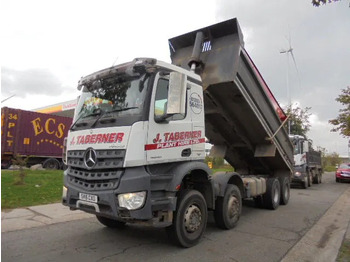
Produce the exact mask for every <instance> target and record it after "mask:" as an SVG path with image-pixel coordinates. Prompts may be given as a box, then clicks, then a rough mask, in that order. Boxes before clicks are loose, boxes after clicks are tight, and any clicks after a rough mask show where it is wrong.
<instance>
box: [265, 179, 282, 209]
mask: <svg viewBox="0 0 350 262" xmlns="http://www.w3.org/2000/svg"><path fill="white" fill-rule="evenodd" d="M263 198H264V206H265V208H267V209H271V210H275V209H277V208H278V206H279V205H280V198H281V186H280V182H279V181H278V179H277V178H269V179H268V180H267V185H266V193H265V195H264V196H263Z"/></svg>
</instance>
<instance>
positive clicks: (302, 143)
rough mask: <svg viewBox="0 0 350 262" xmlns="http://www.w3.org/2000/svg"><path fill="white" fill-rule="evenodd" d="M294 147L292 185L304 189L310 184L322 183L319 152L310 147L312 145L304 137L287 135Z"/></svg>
mask: <svg viewBox="0 0 350 262" xmlns="http://www.w3.org/2000/svg"><path fill="white" fill-rule="evenodd" d="M289 138H290V140H291V141H292V144H293V146H294V174H293V177H292V185H300V186H301V187H302V188H304V189H306V188H308V187H310V186H311V185H312V184H320V183H322V173H323V169H322V157H321V152H319V151H316V150H314V149H313V147H312V143H311V141H310V140H309V139H306V138H305V136H301V135H289Z"/></svg>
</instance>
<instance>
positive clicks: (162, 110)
mask: <svg viewBox="0 0 350 262" xmlns="http://www.w3.org/2000/svg"><path fill="white" fill-rule="evenodd" d="M168 87H169V80H168V79H165V78H160V79H159V80H158V83H157V91H156V98H155V104H154V118H160V117H162V116H165V115H166V112H167V105H168ZM184 118H185V115H182V114H175V115H173V116H169V117H167V120H181V119H184Z"/></svg>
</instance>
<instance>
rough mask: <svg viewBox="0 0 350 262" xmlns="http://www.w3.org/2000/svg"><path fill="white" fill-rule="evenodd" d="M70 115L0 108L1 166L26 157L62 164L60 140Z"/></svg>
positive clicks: (55, 165)
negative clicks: (63, 115)
mask: <svg viewBox="0 0 350 262" xmlns="http://www.w3.org/2000/svg"><path fill="white" fill-rule="evenodd" d="M71 123H72V118H70V117H62V116H55V115H49V114H42V113H37V112H33V111H26V110H21V109H14V108H8V107H3V108H1V168H4V169H6V168H9V167H10V166H11V164H12V160H13V159H14V158H17V157H20V158H28V159H27V164H28V165H35V164H42V165H43V167H44V168H47V169H60V168H62V164H63V162H62V155H63V142H64V139H65V137H66V136H67V134H68V129H69V127H70V125H71Z"/></svg>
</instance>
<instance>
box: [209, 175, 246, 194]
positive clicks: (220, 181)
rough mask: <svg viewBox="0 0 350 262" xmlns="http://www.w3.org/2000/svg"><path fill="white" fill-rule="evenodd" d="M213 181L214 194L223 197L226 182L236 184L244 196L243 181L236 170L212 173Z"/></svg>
mask: <svg viewBox="0 0 350 262" xmlns="http://www.w3.org/2000/svg"><path fill="white" fill-rule="evenodd" d="M212 180H213V183H214V184H215V191H216V196H220V197H223V196H224V195H225V191H226V187H227V185H228V184H231V185H236V186H237V187H238V188H239V190H240V191H241V196H242V197H243V196H244V192H245V190H244V183H243V180H242V178H241V176H240V175H239V174H238V173H236V172H230V173H228V172H218V173H215V174H214V175H213V178H212Z"/></svg>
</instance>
